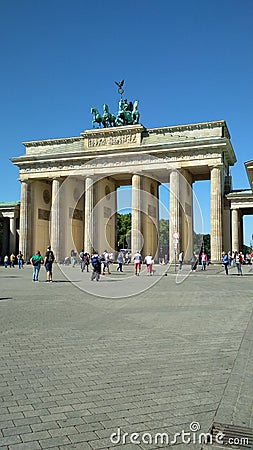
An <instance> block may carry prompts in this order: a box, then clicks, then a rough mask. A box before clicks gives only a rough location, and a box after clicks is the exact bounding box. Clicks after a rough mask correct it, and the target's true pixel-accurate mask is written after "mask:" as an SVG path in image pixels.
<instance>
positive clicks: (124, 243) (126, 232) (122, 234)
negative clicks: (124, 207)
mask: <svg viewBox="0 0 253 450" xmlns="http://www.w3.org/2000/svg"><path fill="white" fill-rule="evenodd" d="M131 222H132V214H131V213H127V214H119V213H118V214H117V245H118V250H119V249H120V248H129V244H130V242H131V237H130V234H131Z"/></svg>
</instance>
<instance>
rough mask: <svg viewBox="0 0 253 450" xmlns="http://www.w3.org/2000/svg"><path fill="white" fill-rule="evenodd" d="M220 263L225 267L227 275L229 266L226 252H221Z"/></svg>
mask: <svg viewBox="0 0 253 450" xmlns="http://www.w3.org/2000/svg"><path fill="white" fill-rule="evenodd" d="M222 264H223V266H224V268H225V275H228V266H229V256H228V252H223V254H222Z"/></svg>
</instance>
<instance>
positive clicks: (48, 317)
mask: <svg viewBox="0 0 253 450" xmlns="http://www.w3.org/2000/svg"><path fill="white" fill-rule="evenodd" d="M165 269H166V270H165ZM165 269H164V267H161V266H156V267H155V273H154V275H153V276H152V277H148V276H147V275H146V274H145V272H142V273H141V275H140V276H139V277H136V276H132V272H133V267H132V266H127V267H126V266H124V273H123V274H120V273H117V272H116V265H114V266H113V268H112V275H110V276H109V275H106V276H104V277H102V278H101V281H100V282H99V283H97V282H96V281H94V282H91V281H90V274H87V273H81V271H80V269H79V267H75V268H72V267H61V268H58V267H57V266H56V265H55V266H54V274H53V275H54V280H55V282H53V283H46V282H45V280H46V274H45V269H44V268H43V267H42V269H41V272H40V282H39V283H32V268H31V267H30V266H25V268H24V269H23V270H22V269H21V270H19V269H18V268H14V269H10V268H7V269H4V268H3V267H0V336H1V337H0V362H1V364H0V450H37V449H50V450H56V449H57V450H74V449H75V450H96V449H112V448H115V446H116V448H117V449H122V450H129V449H130V450H134V449H150V450H153V449H157V448H160V447H164V448H166V447H167V448H168V447H170V448H173V446H174V447H175V448H177V449H196V450H197V449H198V450H200V449H201V448H208V449H212V448H213V449H214V448H215V449H216V448H220V447H219V446H217V445H216V444H214V445H204V444H202V443H199V442H196V443H194V442H193V435H194V431H196V432H200V431H201V432H203V433H207V432H208V431H209V430H210V428H211V427H212V424H213V423H214V422H220V423H222V424H234V425H235V426H238V427H239V426H240V427H247V428H252V424H253V412H252V406H253V346H252V343H253V314H252V310H253V294H252V292H253V289H252V287H253V271H252V268H251V266H249V267H243V270H244V276H243V277H239V276H237V275H236V269H231V270H230V274H229V276H227V277H226V276H225V275H224V274H223V269H222V267H220V266H215V267H210V266H209V267H208V270H207V271H206V272H203V271H200V270H199V271H197V272H196V273H189V268H188V267H187V266H184V268H183V272H182V273H181V274H180V275H176V274H175V273H174V267H171V268H169V269H168V268H165ZM167 269H168V270H167ZM94 293H95V294H96V295H94ZM194 427H195V430H194ZM199 427H200V430H199ZM182 430H185V431H187V432H190V431H191V441H190V442H189V444H187V443H184V441H182V435H181V436H179V437H178V439H176V442H175V443H172V442H171V441H172V440H173V437H174V434H175V433H179V434H180V432H181V431H182ZM196 432H195V436H196ZM124 433H125V435H124ZM133 433H135V434H133ZM157 433H166V434H167V435H168V436H169V437H170V445H168V443H166V442H165V443H163V444H162V443H161V442H160V441H158V440H157V441H156V440H155V436H158V435H157ZM151 438H152V442H151V441H150V442H149V443H148V439H151ZM221 448H224V447H221ZM227 448H230V447H227ZM231 448H232V447H231ZM233 448H235V447H233ZM238 448H241V447H239V446H238ZM247 448H249V447H247Z"/></svg>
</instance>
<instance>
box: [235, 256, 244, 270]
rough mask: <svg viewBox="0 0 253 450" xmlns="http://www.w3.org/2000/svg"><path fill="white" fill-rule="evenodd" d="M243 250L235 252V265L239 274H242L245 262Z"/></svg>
mask: <svg viewBox="0 0 253 450" xmlns="http://www.w3.org/2000/svg"><path fill="white" fill-rule="evenodd" d="M241 253H242V252H240V253H238V252H235V255H234V258H235V265H236V267H237V275H242V263H243V259H242V255H241Z"/></svg>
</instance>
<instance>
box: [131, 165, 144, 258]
mask: <svg viewBox="0 0 253 450" xmlns="http://www.w3.org/2000/svg"><path fill="white" fill-rule="evenodd" d="M142 245H143V244H142V234H141V175H138V174H133V175H132V228H131V252H132V256H133V255H134V254H135V253H136V252H137V251H141V249H142Z"/></svg>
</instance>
